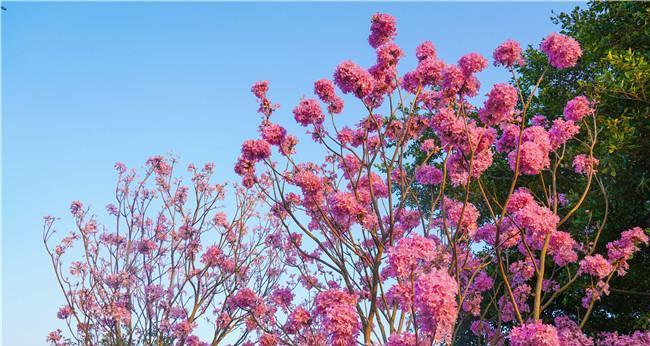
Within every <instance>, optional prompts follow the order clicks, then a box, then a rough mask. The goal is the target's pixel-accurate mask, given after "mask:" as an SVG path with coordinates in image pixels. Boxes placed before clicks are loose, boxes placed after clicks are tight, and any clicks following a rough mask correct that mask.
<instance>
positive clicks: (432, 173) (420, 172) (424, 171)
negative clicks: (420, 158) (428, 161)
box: [415, 165, 442, 185]
mask: <svg viewBox="0 0 650 346" xmlns="http://www.w3.org/2000/svg"><path fill="white" fill-rule="evenodd" d="M415 179H416V180H417V181H418V183H420V184H423V185H438V184H440V183H441V182H442V171H441V170H440V169H438V168H437V167H434V166H429V165H422V166H420V167H418V168H417V169H416V170H415Z"/></svg>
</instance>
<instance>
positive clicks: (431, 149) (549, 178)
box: [44, 14, 650, 346]
mask: <svg viewBox="0 0 650 346" xmlns="http://www.w3.org/2000/svg"><path fill="white" fill-rule="evenodd" d="M395 36H396V25H395V19H394V18H393V17H391V16H390V15H387V14H376V15H375V16H373V18H372V22H371V34H370V37H369V39H368V41H369V43H370V45H371V46H372V48H374V49H375V51H376V55H377V61H376V64H375V65H373V66H371V67H370V68H368V69H365V68H362V67H360V66H359V65H357V64H355V63H354V62H351V61H344V62H342V63H341V64H339V65H338V66H337V67H336V69H335V72H334V75H333V80H328V79H322V80H319V81H316V82H315V83H314V93H315V95H316V96H317V98H303V99H301V100H300V101H299V103H298V105H297V106H296V107H295V108H294V109H293V116H294V119H295V121H296V122H297V123H298V124H300V125H302V126H303V127H305V128H306V129H307V130H308V134H309V135H310V137H311V139H312V140H313V141H314V142H315V143H316V145H317V146H318V147H319V148H320V150H321V152H322V153H323V155H322V156H321V157H320V159H321V160H313V161H301V160H300V159H299V157H300V155H299V153H297V152H296V151H297V148H298V136H297V135H295V134H290V133H288V132H287V130H286V129H285V128H284V127H282V126H281V125H280V124H279V122H278V121H277V120H276V119H275V113H276V112H277V110H278V109H279V105H277V104H274V103H273V102H272V101H271V100H270V99H269V97H268V91H269V86H268V83H267V82H258V83H256V84H255V85H253V87H252V92H253V93H254V95H255V96H256V98H257V99H258V102H259V109H258V111H259V113H260V114H261V118H262V121H261V124H260V127H259V130H260V131H259V132H260V137H259V138H256V139H251V140H248V141H245V142H244V143H243V145H242V150H241V152H242V153H241V156H240V157H239V159H238V160H237V163H236V165H235V172H236V173H237V174H239V175H240V176H241V178H242V184H243V186H244V187H243V188H237V187H236V188H235V193H236V200H235V203H234V204H233V208H234V209H235V211H234V213H233V214H232V216H231V218H227V217H226V216H225V214H222V213H216V212H215V209H216V208H217V205H218V204H219V203H220V202H219V201H221V200H222V198H223V195H224V188H223V186H220V185H217V186H214V185H211V184H210V183H209V179H210V176H211V174H212V166H209V165H208V166H206V167H205V168H204V169H202V170H199V169H197V168H195V167H193V166H190V171H191V172H192V173H193V178H192V186H191V188H192V191H193V192H194V193H193V194H192V195H193V198H192V201H190V198H189V197H188V195H190V188H188V187H186V186H184V185H183V184H182V181H180V180H173V178H172V167H173V164H174V161H173V160H171V161H170V160H167V159H164V158H161V157H154V158H152V159H150V160H149V161H148V162H147V166H146V170H145V172H144V175H143V176H141V177H137V176H136V175H135V173H133V172H129V173H127V170H126V168H124V166H123V165H118V166H117V169H118V172H119V180H118V187H117V189H116V199H117V204H116V205H109V207H108V208H107V209H108V212H109V214H110V215H112V216H113V217H114V218H115V222H114V223H113V224H111V225H110V226H105V227H104V228H103V229H100V226H99V223H98V222H97V221H96V218H95V217H93V216H92V215H90V214H89V211H88V210H87V209H85V208H84V207H83V205H82V204H81V203H79V202H74V203H73V204H72V207H71V211H72V214H73V216H74V219H75V222H76V226H77V230H76V231H75V232H72V233H71V234H70V235H69V236H67V237H65V238H63V240H62V242H61V243H60V244H59V245H56V246H50V245H49V244H50V241H51V237H52V235H53V224H54V219H53V218H46V223H45V232H44V241H45V243H46V247H47V249H48V253H49V254H50V256H51V257H52V263H53V265H54V269H55V273H56V277H57V280H58V282H59V285H60V286H61V289H62V291H63V293H64V296H65V298H66V304H65V305H64V306H63V307H62V308H61V310H60V311H59V314H58V316H59V318H61V319H64V320H65V321H66V322H67V324H68V326H69V329H70V331H69V332H70V335H71V337H72V339H65V338H64V337H63V334H62V332H61V331H55V332H53V333H51V334H50V335H49V336H48V340H49V341H50V342H51V343H52V344H55V345H64V344H69V343H76V344H85V345H89V344H90V345H95V344H111V345H131V344H145V345H154V344H155V345H161V344H177V345H205V344H208V343H209V344H212V345H217V344H220V343H234V344H245V345H253V344H254V343H257V344H259V345H263V346H273V345H308V346H317V345H338V346H347V345H357V344H363V345H391V346H415V345H434V344H435V345H451V344H454V343H457V344H468V343H472V344H480V345H504V344H506V343H508V344H510V345H513V346H527V345H531V346H532V345H550V346H559V345H583V346H585V345H594V344H597V345H601V346H608V345H647V344H648V343H650V334H649V333H647V332H646V333H644V332H637V333H634V334H632V335H624V336H620V335H618V334H616V333H615V332H614V333H605V334H602V335H592V336H589V335H586V334H584V333H583V332H582V330H581V329H582V327H584V325H585V324H586V323H587V322H588V321H589V317H590V315H591V313H592V311H593V310H594V307H595V306H596V305H597V304H598V301H599V300H600V299H602V298H603V297H604V296H605V295H607V294H608V290H609V282H610V280H611V279H612V278H613V277H614V276H617V275H618V276H621V275H625V273H626V270H627V269H628V260H629V259H630V258H631V256H633V255H634V253H635V252H637V251H638V250H639V249H640V247H641V246H644V245H647V244H648V242H649V239H648V236H647V235H646V234H645V232H644V231H643V230H642V229H641V228H638V227H636V228H632V229H630V230H627V231H624V232H622V233H621V235H620V238H619V239H618V240H616V241H613V242H611V243H609V244H607V246H606V249H607V251H606V253H597V252H596V248H597V246H596V245H597V244H598V240H599V237H600V234H601V231H602V229H603V227H604V225H605V223H606V221H607V213H606V212H605V213H604V215H605V216H604V217H603V218H602V219H597V220H593V219H587V220H586V221H584V222H582V223H577V222H574V221H575V220H574V219H575V217H576V215H577V214H578V212H579V211H580V210H581V207H582V206H583V205H584V203H585V201H586V200H587V199H589V198H603V199H604V200H605V201H607V193H606V191H605V188H604V184H603V183H602V181H601V180H600V178H599V176H598V171H597V168H598V159H597V158H596V157H594V155H593V151H594V146H595V145H596V143H597V140H598V133H599V128H598V126H597V124H596V122H595V119H596V117H595V114H596V112H597V103H596V102H593V101H591V100H588V99H587V98H586V97H584V96H579V95H578V96H575V97H574V98H572V99H571V100H568V102H567V103H566V107H565V108H564V114H563V115H562V116H560V117H557V118H555V119H553V120H552V121H551V118H549V117H547V116H544V115H531V114H529V107H530V104H531V102H532V100H534V99H535V97H536V87H533V88H531V89H525V88H522V87H521V84H520V83H518V76H517V73H516V67H517V66H520V65H523V64H525V61H524V59H523V57H522V55H521V47H520V46H519V44H518V43H517V42H515V41H512V40H509V41H506V42H504V43H503V44H502V45H500V46H499V47H497V48H496V49H495V51H494V55H493V59H494V65H496V66H503V67H505V68H507V69H508V70H509V71H511V72H512V76H513V77H512V78H513V83H512V84H508V83H502V84H496V85H494V86H492V88H491V90H490V91H489V92H488V93H487V95H486V99H485V101H484V103H483V104H482V106H480V107H476V106H474V105H472V103H471V102H470V101H471V100H472V98H473V97H475V96H477V95H478V93H479V88H480V82H479V80H478V78H477V77H476V74H477V73H478V72H480V71H482V70H484V69H485V68H486V67H487V66H488V60H487V59H486V58H484V57H483V56H481V55H480V54H477V53H469V54H467V55H465V56H463V57H461V58H460V59H459V61H458V63H457V64H448V63H445V62H443V61H442V60H441V59H439V58H438V57H437V55H436V49H435V47H434V45H433V44H432V43H431V42H424V43H422V44H421V45H419V46H418V47H417V49H416V54H415V56H416V58H417V60H418V64H417V67H416V68H415V69H414V70H413V71H409V72H406V73H404V74H402V75H400V74H399V73H398V71H397V66H398V62H399V61H400V59H401V58H402V57H403V56H404V52H403V51H402V49H401V48H400V47H399V46H398V45H397V44H396V43H395V42H394V38H395ZM541 50H542V51H543V52H544V53H545V54H546V55H547V58H548V66H547V67H546V68H547V69H550V68H554V69H567V68H571V67H573V66H574V65H575V64H576V62H577V61H578V59H579V58H580V56H581V54H582V51H581V48H580V46H579V44H578V42H576V41H575V40H573V39H571V38H570V37H567V36H563V35H559V34H556V33H553V34H551V35H549V36H548V37H547V38H546V39H545V40H544V41H543V42H542V44H541ZM542 78H543V74H542V77H541V78H540V81H541V80H542ZM540 81H538V82H537V84H538V85H539V83H540ZM337 87H338V89H339V90H340V92H341V93H343V94H349V96H346V97H347V98H348V99H349V100H354V101H355V102H358V103H360V104H361V105H362V106H363V109H365V114H364V115H363V116H362V117H361V118H360V119H347V118H345V117H343V116H342V115H340V114H341V113H342V112H343V109H344V106H345V101H344V98H343V97H342V96H341V95H339V94H337V90H336V88H337ZM339 118H343V119H342V120H339ZM341 122H342V123H347V124H350V125H347V126H345V125H343V126H342V125H340V123H341ZM274 148H276V149H277V152H278V153H277V154H274V153H273V151H274ZM575 152H578V154H573V153H575ZM312 156H313V155H312ZM495 167H502V168H505V170H501V171H499V172H505V173H502V174H500V175H499V176H495V175H493V172H495ZM567 174H572V175H575V176H576V177H579V178H580V181H581V188H580V190H581V192H580V193H578V194H575V195H564V194H563V191H559V190H558V184H557V181H558V179H560V178H561V176H562V175H567ZM497 179H498V180H500V181H505V184H494V183H493V181H494V180H497ZM152 180H153V182H152ZM605 205H607V204H606V203H605ZM262 206H268V209H269V214H268V215H267V214H265V213H261V214H258V212H257V211H258V210H259V207H262ZM75 243H76V244H80V246H79V247H78V248H74V249H71V247H72V245H73V244H75ZM75 250H76V252H75ZM66 253H72V254H76V255H78V256H79V257H78V258H79V259H80V261H76V262H75V261H73V262H69V263H68V262H66V263H64V260H63V255H64V254H66ZM68 273H69V274H68ZM583 283H584V284H583ZM573 285H583V287H581V288H582V289H583V299H582V302H583V304H582V306H581V307H577V309H576V313H575V314H572V315H556V314H554V312H553V311H550V310H549V307H550V306H551V304H552V303H553V302H554V301H556V300H558V299H561V297H562V295H563V294H566V292H567V290H568V288H569V287H572V286H573ZM200 322H203V326H205V328H207V329H208V330H209V334H208V333H206V335H211V337H210V339H206V340H203V341H201V340H199V338H198V334H199V333H198V329H200V328H201V327H199V326H198V325H199V323H200ZM463 326H470V328H469V329H470V330H471V332H472V333H473V338H472V340H465V339H463V340H462V341H460V340H461V339H462V338H461V335H462V334H463V332H464V330H463ZM195 328H197V330H195ZM228 334H232V338H231V339H227V337H226V335H228Z"/></svg>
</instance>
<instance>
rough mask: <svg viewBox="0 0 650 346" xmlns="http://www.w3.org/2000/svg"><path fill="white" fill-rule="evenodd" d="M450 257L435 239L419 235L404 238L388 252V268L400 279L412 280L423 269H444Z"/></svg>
mask: <svg viewBox="0 0 650 346" xmlns="http://www.w3.org/2000/svg"><path fill="white" fill-rule="evenodd" d="M448 257H449V255H448V254H447V253H446V251H445V250H444V249H443V248H442V247H441V245H440V244H439V242H437V241H436V240H434V239H429V238H425V237H422V236H419V235H412V236H410V237H409V238H402V239H400V240H398V241H397V243H396V244H395V246H393V247H392V248H390V249H389V250H388V268H389V269H390V272H391V273H392V274H393V275H395V276H397V277H400V278H410V276H411V274H413V273H414V272H420V271H421V270H422V269H423V268H429V267H432V266H433V267H442V266H443V265H444V264H445V263H446V262H447V261H448Z"/></svg>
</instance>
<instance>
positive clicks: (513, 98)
mask: <svg viewBox="0 0 650 346" xmlns="http://www.w3.org/2000/svg"><path fill="white" fill-rule="evenodd" d="M487 97H488V99H487V100H486V101H485V104H484V105H483V108H482V109H481V110H479V116H480V118H481V121H483V123H485V124H486V125H498V124H501V123H504V122H512V120H513V115H514V113H515V106H516V105H517V100H518V97H517V89H515V88H514V87H513V86H511V85H510V84H495V85H494V87H493V88H492V90H491V91H490V93H489V94H487Z"/></svg>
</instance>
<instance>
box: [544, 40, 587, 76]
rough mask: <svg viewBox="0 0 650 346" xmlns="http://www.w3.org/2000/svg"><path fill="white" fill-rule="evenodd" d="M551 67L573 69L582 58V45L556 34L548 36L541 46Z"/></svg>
mask: <svg viewBox="0 0 650 346" xmlns="http://www.w3.org/2000/svg"><path fill="white" fill-rule="evenodd" d="M540 49H541V50H542V52H544V53H545V54H546V56H547V57H548V62H549V63H550V64H551V66H553V67H555V68H559V69H563V68H568V67H573V66H575V65H576V63H577V62H578V59H580V57H581V56H582V49H580V44H579V43H578V41H576V40H574V39H573V38H571V37H569V36H565V35H560V34H558V33H556V32H554V33H552V34H550V35H548V36H547V37H546V38H545V39H544V41H542V44H541V45H540Z"/></svg>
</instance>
